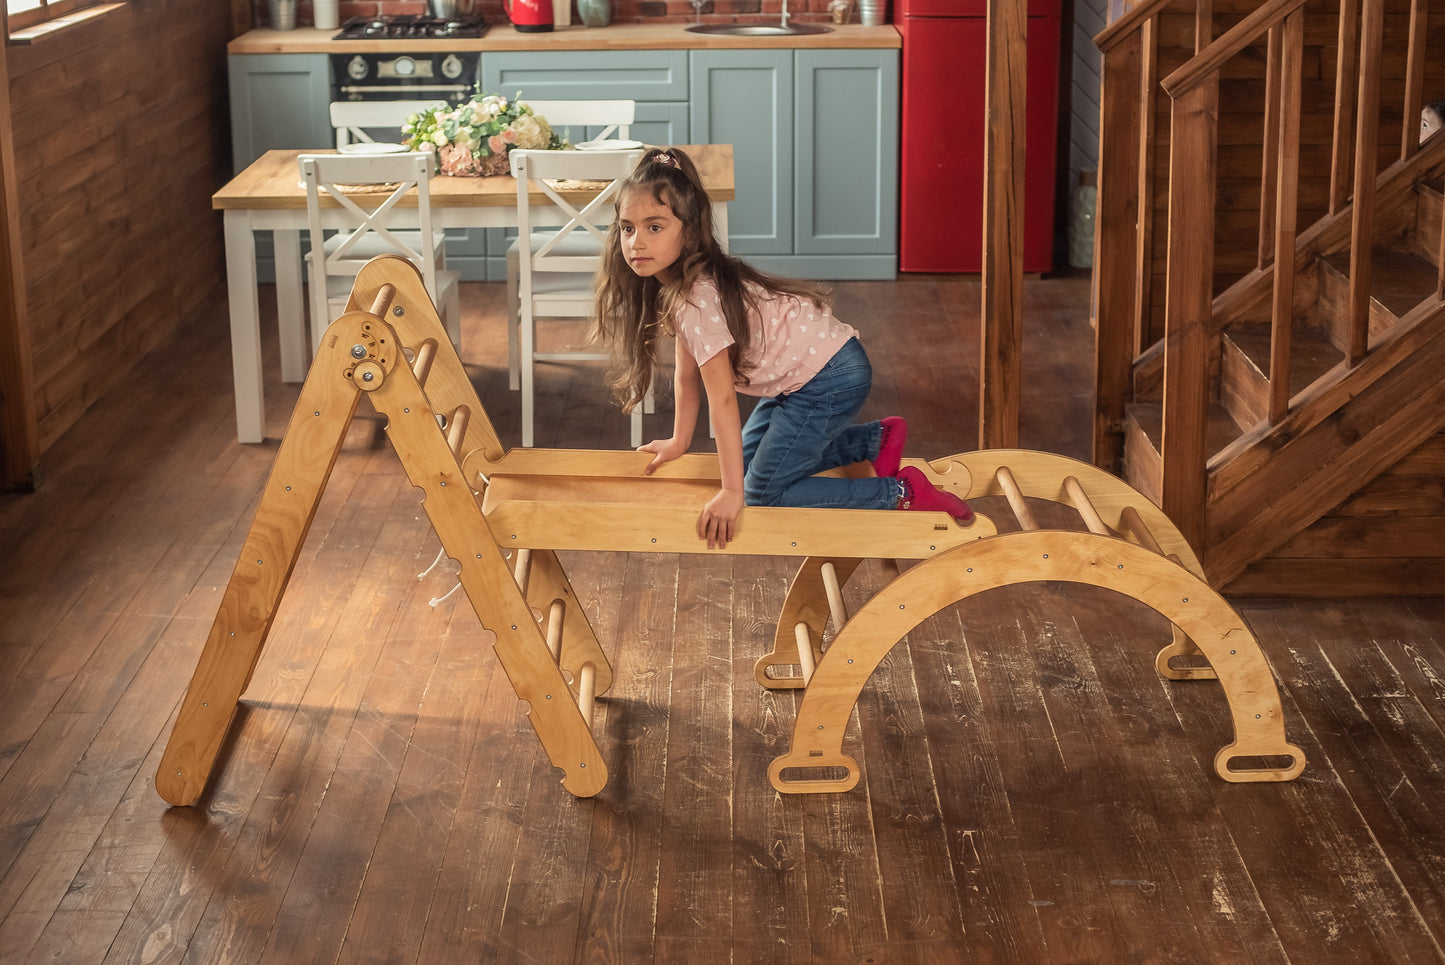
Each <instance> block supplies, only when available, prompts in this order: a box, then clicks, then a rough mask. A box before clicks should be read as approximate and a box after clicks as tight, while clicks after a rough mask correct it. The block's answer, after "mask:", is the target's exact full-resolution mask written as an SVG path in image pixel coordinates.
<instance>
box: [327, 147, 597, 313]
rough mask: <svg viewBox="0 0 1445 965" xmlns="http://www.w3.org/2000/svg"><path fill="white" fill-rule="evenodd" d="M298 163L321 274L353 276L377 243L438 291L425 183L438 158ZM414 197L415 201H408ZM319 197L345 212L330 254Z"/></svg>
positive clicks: (331, 158) (425, 154)
mask: <svg viewBox="0 0 1445 965" xmlns="http://www.w3.org/2000/svg"><path fill="white" fill-rule="evenodd" d="M579 153H580V152H579ZM298 163H299V165H300V168H301V180H302V182H304V183H305V185H306V216H307V222H308V226H309V229H310V239H311V250H312V252H313V254H314V253H317V252H321V253H323V254H324V257H320V256H318V257H316V264H317V265H318V266H320V267H321V268H322V270H323V271H324V273H325V274H327V275H355V274H356V273H357V272H358V271H359V270H360V269H361V266H362V265H364V264H366V262H367V261H369V260H370V259H371V257H372V256H374V255H375V254H376V253H377V252H376V250H375V248H374V247H373V248H371V249H368V250H365V251H358V250H357V249H358V246H359V245H361V244H362V243H363V242H367V241H369V240H370V239H372V238H376V239H378V240H379V241H380V242H381V243H383V244H385V245H386V246H388V247H389V248H390V249H391V250H393V251H395V252H396V253H397V254H400V255H402V256H404V257H406V258H409V259H411V260H412V261H413V262H414V263H415V264H416V265H417V266H418V267H419V268H421V270H422V276H423V277H424V278H425V280H426V285H427V290H428V291H431V292H435V291H436V290H437V289H436V271H437V265H436V246H435V244H434V242H433V238H434V235H433V230H432V216H431V184H430V180H429V179H430V178H431V176H432V174H433V173H434V172H435V170H436V158H435V156H434V155H433V154H432V153H431V152H430V151H417V152H414V153H407V154H361V155H346V154H303V155H301V156H300V158H299V161H298ZM359 188H360V190H358V189H359ZM413 192H414V200H413V199H411V198H407V196H408V195H412V194H413ZM323 195H325V196H327V197H330V198H333V199H335V201H336V203H337V204H338V205H339V206H340V208H341V209H342V211H343V212H345V215H344V216H343V220H346V221H347V222H348V224H347V226H346V227H343V228H341V229H340V232H339V234H340V237H341V239H342V240H341V241H340V243H333V245H332V247H331V250H329V251H328V250H327V249H326V246H325V243H324V242H325V228H324V226H323V224H322V218H321V198H322V196H323ZM404 199H405V200H404ZM347 216H349V217H347ZM398 228H400V229H404V230H405V231H406V232H407V233H406V234H399V233H398V231H397V230H395V229H398ZM417 229H420V231H419V232H417ZM412 242H414V243H415V246H413V243H412Z"/></svg>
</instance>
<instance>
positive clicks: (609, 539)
mask: <svg viewBox="0 0 1445 965" xmlns="http://www.w3.org/2000/svg"><path fill="white" fill-rule="evenodd" d="M577 455H578V459H577V460H576V462H577V465H579V466H585V465H586V464H587V462H588V461H590V460H593V459H594V458H595V457H606V456H612V455H621V456H643V457H644V458H643V459H642V460H641V461H640V462H638V461H637V460H628V461H629V462H633V463H635V464H639V465H642V466H645V465H646V464H647V458H646V454H645V453H594V452H586V451H584V452H579V453H578V454H577ZM599 461H605V460H599ZM709 461H710V462H711V463H712V464H713V477H712V478H711V479H707V478H702V479H698V478H679V477H677V476H672V477H669V476H663V475H658V476H643V475H642V474H641V472H640V470H638V471H637V474H636V475H633V476H628V477H621V476H593V475H566V476H562V475H511V474H509V473H494V474H493V475H491V476H490V477H489V484H488V485H487V487H486V491H485V494H484V497H483V500H482V512H483V514H484V515H485V516H486V517H487V523H488V525H490V526H491V528H492V532H493V534H495V536H496V537H497V541H498V542H499V543H501V545H503V546H519V547H526V548H532V549H553V550H597V551H623V552H629V553H706V552H709V550H708V546H707V542H706V541H705V540H702V539H699V538H698V536H697V532H696V523H697V513H698V507H699V506H702V505H703V504H704V503H706V502H707V501H708V500H709V499H711V498H712V496H713V495H714V494H715V493H716V492H717V486H718V483H717V478H716V464H717V460H716V459H714V458H709ZM997 532H998V531H997V529H996V528H995V527H994V525H993V523H992V522H991V521H990V520H988V519H986V518H985V517H982V516H975V518H974V521H973V524H972V525H970V526H960V525H959V524H958V523H957V522H955V521H954V520H953V519H952V518H951V517H949V515H948V514H947V513H913V512H898V511H897V510H868V509H785V508H775V507H769V506H749V507H747V508H746V509H744V510H743V512H742V515H741V516H740V517H739V518H738V529H737V536H736V538H735V539H733V540H732V542H730V543H728V545H727V549H726V552H728V553H734V554H738V555H743V556H829V557H833V556H837V557H881V558H893V559H926V558H928V557H930V556H933V555H934V554H936V553H940V552H942V551H943V550H946V549H949V548H951V547H954V546H959V545H961V544H963V543H970V542H974V541H975V540H978V539H982V538H984V537H987V536H993V535H995V534H996V533H997ZM712 552H719V551H717V550H713V551H712Z"/></svg>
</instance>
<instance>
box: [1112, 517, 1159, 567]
mask: <svg viewBox="0 0 1445 965" xmlns="http://www.w3.org/2000/svg"><path fill="white" fill-rule="evenodd" d="M1120 515H1121V516H1122V517H1123V520H1124V525H1125V526H1127V527H1129V532H1131V533H1133V534H1134V538H1135V539H1137V540H1138V541H1139V545H1140V546H1142V547H1144V548H1145V549H1146V550H1149V551H1150V552H1154V553H1158V554H1159V555H1160V556H1163V555H1164V547H1162V546H1160V545H1159V541H1158V540H1157V539H1155V538H1154V533H1153V531H1152V530H1150V529H1149V526H1148V525H1147V524H1146V523H1145V522H1144V517H1143V516H1140V515H1139V510H1137V509H1135V508H1134V507H1133V506H1125V507H1124V512H1123V513H1121V514H1120Z"/></svg>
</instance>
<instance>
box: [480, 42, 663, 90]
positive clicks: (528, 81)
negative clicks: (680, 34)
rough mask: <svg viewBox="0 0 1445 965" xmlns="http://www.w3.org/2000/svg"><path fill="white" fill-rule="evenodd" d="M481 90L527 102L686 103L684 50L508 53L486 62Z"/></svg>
mask: <svg viewBox="0 0 1445 965" xmlns="http://www.w3.org/2000/svg"><path fill="white" fill-rule="evenodd" d="M482 88H483V89H484V90H486V91H487V92H488V93H495V94H502V95H504V96H506V97H511V96H513V95H514V94H516V93H517V91H521V92H522V98H523V99H524V100H525V99H527V98H531V99H532V100H539V101H541V100H634V101H685V100H687V51H685V50H625V51H624V50H555V51H541V52H532V53H521V52H514V51H505V52H502V53H490V52H489V53H487V54H486V55H485V56H484V57H482Z"/></svg>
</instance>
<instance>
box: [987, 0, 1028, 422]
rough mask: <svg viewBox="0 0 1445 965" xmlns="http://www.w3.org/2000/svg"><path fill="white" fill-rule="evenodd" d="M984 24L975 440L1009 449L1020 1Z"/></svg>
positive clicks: (1020, 108)
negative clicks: (980, 293) (980, 307)
mask: <svg viewBox="0 0 1445 965" xmlns="http://www.w3.org/2000/svg"><path fill="white" fill-rule="evenodd" d="M987 31H988V42H987V58H986V67H985V75H986V77H987V80H986V81H985V89H984V98H985V103H986V105H987V106H986V117H987V125H986V127H985V132H984V160H983V279H982V288H983V311H982V324H981V327H980V331H979V341H980V346H979V349H980V359H979V387H978V388H979V416H978V420H979V424H978V445H979V448H980V449H1014V448H1017V447H1018V442H1019V399H1020V397H1021V395H1022V392H1023V389H1022V385H1021V382H1022V379H1023V360H1022V340H1023V300H1022V297H1021V296H1022V289H1023V217H1022V216H1023V209H1024V204H1023V176H1024V141H1025V140H1026V139H1027V138H1026V136H1025V133H1024V132H1025V126H1024V120H1025V118H1024V111H1025V108H1024V102H1025V92H1026V83H1025V80H1026V78H1027V75H1028V54H1027V45H1028V18H1027V15H1026V9H1025V4H1024V0H989V2H988V28H987Z"/></svg>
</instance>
